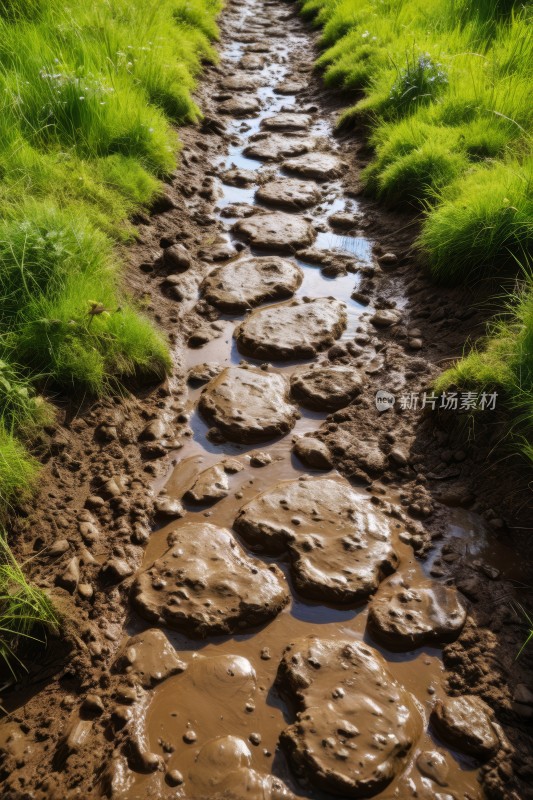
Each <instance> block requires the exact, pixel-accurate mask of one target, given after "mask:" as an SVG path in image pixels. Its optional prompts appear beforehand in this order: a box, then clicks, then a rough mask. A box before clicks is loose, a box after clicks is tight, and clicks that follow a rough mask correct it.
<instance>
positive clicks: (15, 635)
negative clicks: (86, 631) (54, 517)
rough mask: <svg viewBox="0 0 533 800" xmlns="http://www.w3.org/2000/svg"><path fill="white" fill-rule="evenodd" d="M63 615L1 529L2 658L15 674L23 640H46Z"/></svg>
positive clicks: (0, 643) (0, 635)
mask: <svg viewBox="0 0 533 800" xmlns="http://www.w3.org/2000/svg"><path fill="white" fill-rule="evenodd" d="M58 626H59V617H58V614H57V612H56V611H55V609H54V606H53V604H52V602H51V600H50V598H49V597H47V595H46V594H45V593H44V592H43V591H42V589H38V588H37V587H36V586H32V585H31V584H30V583H29V582H28V580H27V579H26V576H25V575H24V572H23V571H22V568H21V566H20V564H18V563H17V560H16V559H15V557H14V555H13V553H12V552H11V549H10V547H9V545H8V544H7V541H6V539H5V534H4V533H3V532H0V659H2V660H3V661H4V664H5V665H6V666H7V667H8V669H9V671H10V672H11V674H12V675H13V676H15V663H18V664H19V665H21V663H22V662H21V660H20V658H19V656H18V655H17V650H18V648H19V645H20V642H21V641H34V642H41V643H44V642H46V634H47V632H49V631H57V629H58Z"/></svg>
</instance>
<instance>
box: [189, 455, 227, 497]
mask: <svg viewBox="0 0 533 800" xmlns="http://www.w3.org/2000/svg"><path fill="white" fill-rule="evenodd" d="M228 494H229V481H228V476H227V475H226V472H225V470H224V467H223V465H222V464H215V465H214V466H212V467H209V468H208V469H204V471H203V472H200V474H199V475H198V477H197V478H196V480H195V481H194V483H193V485H192V486H191V488H190V489H188V490H187V491H186V492H185V494H184V500H186V501H187V502H188V503H200V504H208V503H216V502H217V500H221V499H222V498H223V497H227V496H228Z"/></svg>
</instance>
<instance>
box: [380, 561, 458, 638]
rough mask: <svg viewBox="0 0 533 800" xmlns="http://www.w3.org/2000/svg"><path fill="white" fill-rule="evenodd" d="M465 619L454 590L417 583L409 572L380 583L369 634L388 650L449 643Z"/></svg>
mask: <svg viewBox="0 0 533 800" xmlns="http://www.w3.org/2000/svg"><path fill="white" fill-rule="evenodd" d="M465 620H466V610H465V609H464V608H463V606H462V605H461V603H460V602H459V599H458V595H457V590H456V589H455V588H454V587H452V586H445V585H444V584H442V583H438V582H437V581H425V580H420V579H419V578H417V575H416V573H415V572H414V571H412V570H410V571H409V572H407V573H402V575H394V576H393V577H392V578H390V579H389V580H388V581H386V582H385V583H383V584H382V585H381V586H380V588H379V591H378V593H377V595H376V596H375V597H374V598H373V599H372V603H371V605H370V610H369V613H368V626H369V628H370V630H371V632H372V634H373V635H375V637H376V638H377V639H378V640H379V641H380V642H382V643H383V644H385V645H386V646H387V647H390V649H391V650H411V649H412V648H414V647H420V646H421V645H423V644H430V643H435V644H437V643H444V642H452V641H453V640H454V639H456V638H457V637H458V636H459V634H460V632H461V630H462V628H463V625H464V624H465Z"/></svg>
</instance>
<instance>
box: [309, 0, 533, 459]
mask: <svg viewBox="0 0 533 800" xmlns="http://www.w3.org/2000/svg"><path fill="white" fill-rule="evenodd" d="M302 12H303V13H304V14H305V15H307V16H309V17H312V18H313V19H314V20H315V21H316V23H317V24H318V25H319V26H321V27H322V45H323V52H322V54H321V56H320V58H319V60H318V66H319V67H320V68H321V69H322V71H323V74H324V80H325V82H326V84H327V85H330V86H337V87H338V86H340V87H343V88H344V89H348V90H354V92H358V93H359V94H358V96H359V98H360V99H358V100H357V102H355V103H354V105H353V106H351V107H350V108H348V109H347V110H346V111H345V113H344V114H343V116H342V118H341V120H340V123H341V124H344V125H349V124H352V125H353V124H359V125H364V126H365V127H366V129H367V130H368V135H369V138H370V142H371V144H372V145H373V147H374V153H375V154H374V158H373V161H372V163H371V164H370V165H369V167H368V168H367V169H366V171H365V174H364V181H365V187H366V191H367V192H368V193H370V194H372V195H374V196H375V197H377V198H379V199H381V200H382V201H383V202H384V203H387V204H389V205H393V206H400V207H401V206H405V205H409V206H410V207H412V208H415V209H419V210H420V213H421V218H422V228H421V234H420V236H419V239H418V247H419V253H420V260H421V261H422V262H423V263H424V265H425V266H426V268H427V269H428V270H429V272H430V274H431V275H432V277H433V278H434V279H435V281H437V282H441V283H447V284H454V283H461V282H471V283H474V284H475V283H476V282H479V281H484V282H487V281H488V282H489V285H491V284H494V286H495V287H497V289H496V288H495V289H494V291H498V292H500V293H501V292H502V291H503V292H505V291H506V290H507V291H508V290H509V287H510V286H511V287H512V289H511V292H510V293H509V295H508V297H507V298H506V299H504V300H503V303H502V314H501V317H499V318H498V320H497V321H491V322H490V324H489V328H488V336H487V339H486V340H485V341H484V342H480V343H479V344H478V345H477V346H476V347H475V349H474V350H472V352H471V353H470V354H467V356H466V358H465V359H464V360H463V361H461V362H459V363H458V364H457V365H456V366H455V367H454V368H453V369H452V370H450V371H448V373H446V374H445V375H444V376H443V378H442V379H441V381H440V387H441V388H445V387H446V386H449V385H451V384H452V383H454V384H458V385H464V386H476V387H478V388H483V389H485V388H489V387H490V388H498V389H499V390H500V392H501V395H502V396H503V397H504V398H505V400H506V402H507V403H508V405H509V407H510V409H512V412H511V413H510V416H509V419H510V430H511V433H512V435H513V436H514V437H515V438H516V437H518V438H519V439H520V441H521V443H522V449H523V450H524V452H525V453H526V455H528V456H529V457H530V458H532V459H533V369H532V365H533V278H532V276H531V273H530V272H526V273H525V274H522V275H521V276H520V277H521V284H520V290H519V291H518V292H517V291H515V289H514V278H515V276H516V274H517V272H519V266H518V265H519V264H527V263H530V262H531V251H532V249H533V158H532V156H531V129H532V120H533V106H532V105H531V102H530V99H529V98H530V87H531V80H532V77H533V37H532V36H531V22H532V16H533V14H532V6H531V3H530V2H523V1H521V0H516V1H514V0H479V1H478V2H474V0H303V2H302ZM511 419H512V420H513V422H511ZM517 419H518V424H516V423H517ZM519 431H520V433H518V432H519ZM524 436H525V437H526V439H525V442H524V440H523V437H524Z"/></svg>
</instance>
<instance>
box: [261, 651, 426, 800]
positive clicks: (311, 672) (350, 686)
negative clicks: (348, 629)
mask: <svg viewBox="0 0 533 800" xmlns="http://www.w3.org/2000/svg"><path fill="white" fill-rule="evenodd" d="M276 683H277V685H278V687H279V689H280V691H281V692H282V693H283V694H284V695H285V696H286V697H287V698H288V700H289V702H290V703H293V704H294V706H295V707H296V709H297V713H296V720H295V722H294V724H292V725H290V726H289V727H288V728H286V729H285V730H284V731H282V733H281V738H280V742H281V745H282V747H283V749H284V750H285V751H286V752H287V754H288V756H289V759H290V761H291V764H292V766H293V769H294V771H295V773H296V775H297V776H298V778H300V779H302V780H307V781H309V782H310V783H311V785H312V787H313V788H315V789H321V790H323V791H325V792H328V793H331V794H334V795H340V796H342V797H373V796H374V795H376V794H379V793H380V792H381V791H382V790H383V789H385V787H386V786H388V785H389V784H390V783H391V782H392V781H393V780H394V779H395V778H396V777H397V776H399V775H400V774H401V773H402V772H403V771H404V769H405V768H406V766H407V761H408V758H409V756H410V754H411V751H412V750H413V749H414V747H415V746H416V743H417V740H418V738H419V736H420V734H421V732H422V720H421V718H420V714H419V712H418V710H417V709H416V707H415V703H414V699H413V697H412V696H411V695H410V694H409V692H407V691H406V690H405V688H404V687H403V686H401V685H400V684H399V683H398V682H397V681H396V680H395V679H394V678H393V676H392V675H391V674H390V672H389V671H388V668H387V664H386V662H385V660H384V659H383V658H382V657H381V655H380V654H379V653H378V652H377V651H376V650H373V649H372V648H370V647H368V646H367V645H365V644H363V643H362V642H360V641H357V640H354V639H347V640H344V641H342V640H341V641H339V640H338V639H322V638H319V637H315V636H313V637H309V638H307V639H299V640H297V641H296V642H294V643H293V644H291V645H290V646H289V647H287V649H286V650H285V653H284V654H283V658H282V660H281V663H280V665H279V668H278V675H277V679H276Z"/></svg>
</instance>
